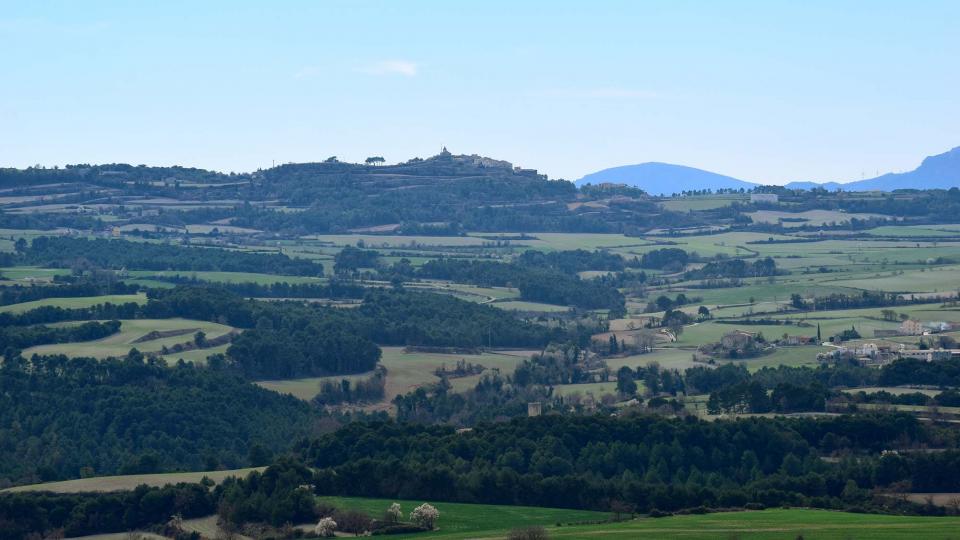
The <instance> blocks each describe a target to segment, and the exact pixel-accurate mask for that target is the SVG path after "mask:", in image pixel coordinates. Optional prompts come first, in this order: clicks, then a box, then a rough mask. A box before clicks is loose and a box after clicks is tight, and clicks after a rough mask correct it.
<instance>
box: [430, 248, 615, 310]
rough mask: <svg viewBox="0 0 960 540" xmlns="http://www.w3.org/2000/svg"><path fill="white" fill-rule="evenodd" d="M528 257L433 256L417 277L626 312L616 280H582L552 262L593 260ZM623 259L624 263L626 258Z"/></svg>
mask: <svg viewBox="0 0 960 540" xmlns="http://www.w3.org/2000/svg"><path fill="white" fill-rule="evenodd" d="M527 253H530V252H527ZM525 256H526V259H523V257H521V260H524V261H525V263H521V262H514V263H499V262H490V261H477V260H464V259H451V258H444V259H434V260H431V261H428V262H427V263H426V264H424V265H423V266H421V267H420V268H418V269H417V270H416V276H417V277H421V278H429V279H445V280H450V281H455V282H458V283H471V284H474V285H479V286H483V287H516V288H517V289H519V290H520V297H521V298H523V299H524V300H529V301H533V302H544V303H547V304H558V305H563V306H576V307H579V308H582V309H609V310H611V311H613V312H614V313H623V312H624V310H625V305H626V300H625V298H624V296H623V294H622V293H621V292H620V291H619V290H618V289H617V287H616V281H615V280H614V279H611V278H605V277H599V278H594V279H581V278H580V277H579V276H577V275H576V273H575V272H576V270H575V271H574V272H572V273H568V272H566V271H564V270H561V269H559V267H557V266H553V264H557V265H559V264H561V263H562V264H563V265H564V267H565V268H574V269H575V268H577V267H578V263H579V262H584V261H590V260H592V259H590V258H588V257H583V258H580V257H577V256H573V257H571V258H569V259H563V258H561V256H559V255H558V256H555V257H554V258H552V259H551V258H550V257H549V256H545V257H544V259H543V260H542V261H541V262H543V263H544V264H547V266H531V264H533V263H534V262H536V261H539V260H540V256H539V255H525ZM617 258H620V257H619V256H617ZM620 259H621V260H620V264H621V265H622V264H623V260H622V258H620ZM551 261H552V262H551ZM604 261H605V262H604ZM601 262H603V263H604V264H607V265H609V264H611V263H610V259H609V257H601Z"/></svg>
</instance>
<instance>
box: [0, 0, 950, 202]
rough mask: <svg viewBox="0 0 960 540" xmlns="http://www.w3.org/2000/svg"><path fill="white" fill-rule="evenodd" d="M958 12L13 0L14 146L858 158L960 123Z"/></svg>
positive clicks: (220, 157)
mask: <svg viewBox="0 0 960 540" xmlns="http://www.w3.org/2000/svg"><path fill="white" fill-rule="evenodd" d="M958 28H960V2H958V1H956V0H945V1H922V0H920V1H910V2H904V1H899V2H888V1H882V0H876V1H869V2H868V1H859V2H854V1H837V0H833V1H809V0H808V1H803V2H796V1H776V0H764V1H723V2H721V1H701V2H692V1H681V0H672V1H664V2H659V1H638V0H637V1H624V2H615V1H598V0H594V1H583V2H565V1H559V0H551V1H548V2H547V1H545V2H537V1H533V0H530V1H526V2H517V1H504V2H500V1H492V0H484V1H476V2H467V1H454V2H450V1H449V0H448V1H443V2H439V1H438V2H433V1H415V0H409V1H403V2H396V1H390V2H388V1H383V2H371V1H363V0H354V1H342V2H341V1H311V2H306V1H304V2H292V1H279V0H277V1H270V2H267V1H263V2H243V1H239V0H237V1H231V2H216V1H203V2H177V1H164V2H97V1H84V2H77V1H64V2H53V1H43V0H38V1H32V2H28V1H20V2H9V1H7V0H0V166H6V167H11V166H12V167H26V166H30V165H34V164H40V165H44V166H53V165H64V164H68V163H115V162H123V163H132V164H147V165H174V164H178V165H185V166H195V167H203V168H208V169H216V170H221V171H224V172H229V171H236V172H241V171H252V170H256V169H257V168H266V167H270V166H271V164H273V163H285V162H305V161H319V160H322V159H325V158H327V157H329V156H338V157H339V158H340V159H341V160H344V161H362V160H363V159H364V158H366V157H367V156H374V155H379V156H383V157H385V158H386V160H387V161H388V162H396V161H405V160H407V159H409V158H412V157H427V156H430V155H434V154H436V153H437V152H438V151H439V150H440V149H441V147H442V146H446V147H448V148H449V149H450V151H452V152H454V153H465V154H474V153H476V154H481V155H486V156H490V157H494V158H498V159H505V160H508V161H511V162H513V163H514V164H517V165H520V166H523V167H531V168H537V169H539V170H540V171H541V172H545V173H547V174H549V175H550V177H551V178H566V179H569V180H575V179H577V178H579V177H581V176H583V175H584V174H587V173H591V172H595V171H597V170H600V169H604V168H608V167H614V166H619V165H627V164H633V163H642V162H647V161H660V162H668V163H677V164H683V165H688V166H693V167H698V168H702V169H707V170H711V171H714V172H718V173H721V174H726V175H730V176H735V177H737V178H741V179H744V180H750V181H756V182H763V183H777V184H781V183H785V182H788V181H792V180H817V181H830V180H839V181H851V180H859V179H861V178H863V177H867V178H869V177H872V176H875V175H876V174H877V173H881V174H882V173H885V172H900V171H905V170H910V169H913V168H915V167H916V166H917V165H918V164H919V162H920V161H921V160H922V159H923V158H924V157H925V156H928V155H932V154H938V153H942V152H944V151H947V150H949V149H951V148H953V147H956V146H960V30H958Z"/></svg>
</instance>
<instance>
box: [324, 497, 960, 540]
mask: <svg viewBox="0 0 960 540" xmlns="http://www.w3.org/2000/svg"><path fill="white" fill-rule="evenodd" d="M323 500H324V501H325V502H329V503H331V504H333V505H334V506H337V507H338V508H344V509H347V508H353V509H358V510H362V511H365V512H368V513H369V514H371V515H373V516H379V515H381V514H382V513H383V511H384V510H386V508H387V507H388V506H389V505H390V503H392V502H399V503H400V505H401V507H402V509H403V511H404V513H405V514H406V513H409V512H410V510H412V509H413V508H414V507H416V506H417V505H419V504H420V502H421V501H392V500H389V499H363V498H355V497H324V498H323ZM431 504H433V505H434V506H435V507H436V508H437V510H439V511H440V519H439V520H438V521H437V530H436V531H434V532H430V533H420V534H412V535H402V536H396V537H394V538H397V539H410V538H431V539H443V540H448V539H449V540H466V539H480V538H483V539H495V538H496V539H500V538H505V537H506V536H507V535H508V534H509V533H510V531H511V530H512V529H514V528H519V527H529V526H542V527H544V528H546V529H547V531H548V534H549V535H550V538H554V539H560V538H563V539H568V540H588V539H600V538H614V539H632V538H650V539H661V538H666V539H673V538H676V539H685V540H708V539H710V540H712V539H741V538H742V539H751V540H754V539H755V540H794V539H796V538H799V537H801V536H802V537H803V538H804V539H818V540H819V539H824V540H834V539H836V540H841V539H842V540H845V539H848V538H849V539H878V540H886V539H900V538H905V539H906V538H909V539H920V538H923V539H926V538H930V539H941V538H943V539H947V538H960V518H957V517H947V518H932V517H913V516H886V515H872V514H852V513H846V512H832V511H827V510H810V509H774V510H763V511H753V512H728V513H717V514H705V515H688V516H671V517H665V518H657V519H654V518H637V519H634V520H630V521H624V522H620V523H602V522H600V521H602V520H606V519H608V518H609V517H610V515H609V514H606V513H603V512H589V511H583V510H563V509H554V508H535V507H525V506H500V505H484V504H457V503H431ZM577 522H580V523H583V522H595V523H590V524H583V525H573V523H577Z"/></svg>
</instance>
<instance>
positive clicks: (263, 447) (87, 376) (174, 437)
mask: <svg viewBox="0 0 960 540" xmlns="http://www.w3.org/2000/svg"><path fill="white" fill-rule="evenodd" d="M0 388H3V392H0V441H3V443H2V444H0V483H4V484H6V485H10V484H28V483H35V482H42V481H51V480H62V479H68V478H77V477H86V476H94V475H98V476H100V475H112V474H143V473H159V472H170V471H182V470H216V469H221V468H228V469H233V468H240V467H247V466H252V465H263V464H264V463H263V462H264V461H265V460H266V459H268V457H269V455H270V453H272V452H280V451H283V450H285V449H286V446H287V445H288V444H289V441H291V440H294V439H296V438H297V437H300V436H302V435H305V434H306V433H308V432H309V431H310V428H311V423H312V418H313V414H314V413H313V412H312V411H311V408H310V406H309V405H307V404H306V403H303V402H301V401H299V400H297V399H296V398H293V397H292V396H285V395H280V394H277V393H275V392H271V391H268V390H265V389H262V388H260V387H258V386H255V385H252V384H249V383H246V382H245V381H243V380H242V379H240V378H239V377H236V376H232V375H230V374H227V373H217V372H214V371H211V370H207V369H199V368H194V367H192V365H191V364H177V365H176V366H173V367H168V366H167V365H166V364H165V363H163V362H162V361H160V360H155V359H152V358H145V357H144V356H143V355H142V354H140V353H138V352H136V351H135V350H134V351H131V353H130V354H129V355H128V356H126V357H125V358H120V359H106V360H98V359H94V358H77V359H68V358H67V357H66V356H34V357H32V358H23V357H21V356H15V357H12V358H9V357H8V358H6V359H5V360H4V361H3V364H2V367H0ZM168 517H169V516H168Z"/></svg>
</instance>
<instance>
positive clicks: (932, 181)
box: [843, 146, 960, 191]
mask: <svg viewBox="0 0 960 540" xmlns="http://www.w3.org/2000/svg"><path fill="white" fill-rule="evenodd" d="M952 187H960V146H958V147H957V148H954V149H953V150H950V151H948V152H944V153H942V154H937V155H935V156H930V157H928V158H926V159H924V160H923V162H922V163H920V166H919V167H917V168H916V169H914V170H912V171H910V172H905V173H889V174H884V175H881V176H878V177H876V178H868V179H866V180H858V181H856V182H850V183H848V184H844V185H843V189H844V190H847V191H893V190H895V189H950V188H952Z"/></svg>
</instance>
